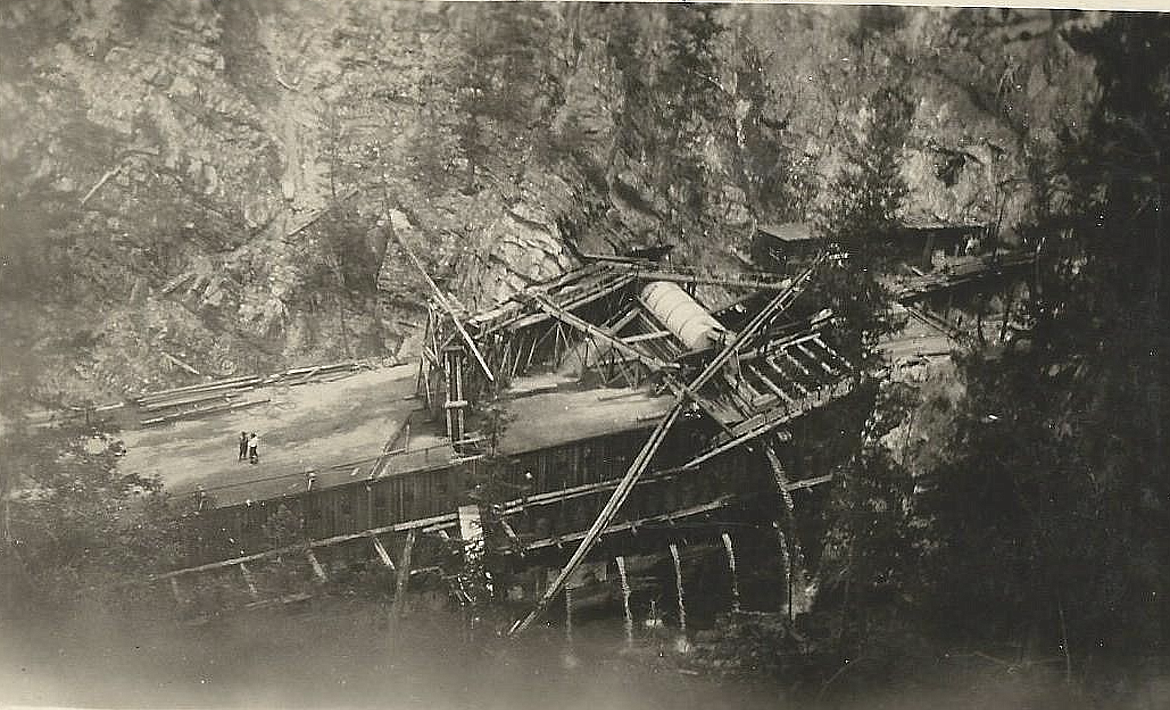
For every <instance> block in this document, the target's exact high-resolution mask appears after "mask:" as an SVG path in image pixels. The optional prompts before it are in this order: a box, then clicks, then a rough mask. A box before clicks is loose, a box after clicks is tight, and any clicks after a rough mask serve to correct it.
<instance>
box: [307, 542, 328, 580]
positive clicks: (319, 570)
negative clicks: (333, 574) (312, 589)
mask: <svg viewBox="0 0 1170 710" xmlns="http://www.w3.org/2000/svg"><path fill="white" fill-rule="evenodd" d="M305 557H307V558H308V560H309V566H311V567H312V568H313V576H314V577H316V578H317V579H318V580H320V581H322V582H328V581H329V577H327V576H325V568H324V567H322V566H321V561H320V560H318V559H317V555H316V554H315V553H314V552H313V548H311V547H310V548H309V549H308V550H306V551H305Z"/></svg>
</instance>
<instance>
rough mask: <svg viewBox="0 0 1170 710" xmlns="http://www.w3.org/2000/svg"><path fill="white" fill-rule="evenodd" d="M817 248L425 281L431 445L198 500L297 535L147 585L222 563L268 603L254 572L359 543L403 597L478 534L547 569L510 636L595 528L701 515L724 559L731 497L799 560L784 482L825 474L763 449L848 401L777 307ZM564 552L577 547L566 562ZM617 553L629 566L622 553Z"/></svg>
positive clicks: (832, 353) (423, 392) (593, 539)
mask: <svg viewBox="0 0 1170 710" xmlns="http://www.w3.org/2000/svg"><path fill="white" fill-rule="evenodd" d="M405 246H406V245H404V247H405ZM407 250H408V254H409V255H410V256H411V258H412V259H414V260H415V263H416V264H418V261H417V259H415V258H414V255H413V253H410V252H409V247H407ZM828 260H829V258H828V257H827V256H826V255H823V254H822V255H821V256H820V257H818V258H817V259H816V260H814V261H813V263H812V264H811V266H809V267H808V268H806V269H805V270H804V271H802V272H801V273H799V274H796V275H794V276H792V277H790V278H781V277H776V278H773V279H762V278H740V279H736V278H720V277H710V276H700V275H696V274H689V273H683V272H676V271H669V270H666V269H663V268H661V267H660V266H659V265H658V264H656V263H654V262H652V261H647V260H642V259H633V258H629V259H625V258H618V259H607V260H597V261H592V262H590V263H586V264H584V265H583V266H581V267H579V268H576V269H573V270H571V271H569V272H567V273H564V274H561V275H559V276H557V277H555V278H552V279H549V280H547V281H544V282H541V283H537V284H534V285H532V286H530V287H529V288H527V289H524V290H523V291H521V292H519V293H517V294H515V295H514V296H513V297H512V298H511V299H509V300H508V301H506V302H505V303H502V304H500V305H499V306H497V307H495V308H492V309H490V310H487V311H483V312H479V313H470V312H467V311H465V310H464V309H462V308H461V306H459V304H457V303H455V302H454V301H453V299H451V298H450V297H448V296H446V295H444V294H443V292H442V291H441V289H440V288H439V287H438V286H437V285H436V284H434V282H433V281H431V280H430V279H429V277H427V281H428V284H429V285H430V287H431V289H432V291H433V294H434V298H433V302H432V308H431V310H430V315H429V318H428V323H427V326H426V331H425V337H424V347H423V352H422V355H421V358H420V362H419V367H418V371H417V378H416V387H417V399H418V400H420V401H421V402H423V403H425V406H426V409H427V410H428V411H429V412H430V413H431V415H432V416H433V419H434V420H437V421H441V422H442V423H443V428H444V430H445V431H444V433H445V438H446V441H447V455H446V456H445V458H442V459H441V460H437V461H428V462H427V463H425V464H423V465H418V466H413V467H408V468H406V469H404V468H402V467H398V468H395V467H394V466H393V465H392V464H393V459H394V457H395V456H396V455H410V454H411V453H412V452H411V451H410V444H409V443H407V444H406V445H405V447H400V448H398V449H392V447H391V446H390V445H389V444H388V445H387V450H386V451H384V452H383V454H382V456H379V457H376V459H375V460H374V461H373V465H372V466H371V467H370V468H369V471H368V475H367V476H364V477H362V478H360V479H357V480H354V478H353V475H352V473H351V474H350V476H349V477H348V478H349V480H341V481H339V482H338V483H337V485H331V486H328V487H326V486H320V487H318V488H316V489H314V488H313V485H312V483H313V482H312V481H310V483H309V485H308V486H307V487H306V488H305V489H304V490H301V491H297V492H295V493H292V494H290V493H284V494H282V495H281V496H280V497H279V500H275V499H274V500H260V501H258V502H256V503H255V504H254V503H253V501H251V500H249V501H247V502H246V503H245V504H234V505H223V506H212V507H211V508H210V509H208V510H206V511H204V513H203V515H204V521H203V529H204V531H205V533H206V534H207V535H208V536H209V537H210V536H213V535H218V536H219V537H221V538H225V539H229V540H231V541H232V542H233V543H237V542H240V541H245V540H247V539H248V538H249V536H251V538H253V539H255V538H256V531H257V530H258V529H260V528H262V527H264V526H265V525H267V524H270V523H271V520H272V518H273V516H274V515H275V513H276V511H277V510H278V509H279V508H283V509H285V510H286V511H291V512H292V513H293V515H294V517H295V518H299V519H300V520H301V521H302V523H301V525H302V528H301V531H300V532H301V534H300V535H299V536H298V537H297V539H296V540H295V541H294V542H293V543H292V544H286V545H280V546H276V547H275V548H273V549H260V550H255V551H250V550H245V549H243V547H244V546H243V545H240V546H239V547H240V551H241V553H242V554H237V555H235V556H231V557H229V558H228V559H223V558H222V557H221V558H220V559H218V560H216V561H210V562H206V561H205V562H203V563H201V564H198V565H194V566H191V567H187V568H184V569H179V570H175V571H172V572H168V573H166V574H162V575H158V576H156V577H155V578H154V581H155V582H159V583H163V582H165V583H166V584H167V585H169V587H170V591H171V592H172V593H173V594H174V595H175V597H176V599H179V600H180V601H181V602H182V601H185V600H188V598H189V597H190V596H191V594H192V593H193V592H192V591H191V590H192V589H193V588H194V586H188V587H184V586H183V584H184V582H185V580H192V579H197V578H200V577H201V576H204V575H219V576H224V575H227V576H231V577H233V578H234V579H236V580H238V581H240V582H242V584H243V587H244V588H245V589H246V590H247V594H248V596H247V598H248V599H249V600H250V601H249V603H250V604H264V603H269V602H270V601H271V599H272V597H271V596H270V595H267V596H266V595H265V594H263V593H262V588H263V587H264V586H265V585H264V584H262V583H261V581H260V577H261V576H262V573H261V570H267V569H268V568H270V567H272V563H273V562H274V561H275V560H278V559H282V560H288V559H299V560H301V561H302V562H303V565H302V566H303V567H304V569H305V570H306V571H307V572H308V573H311V575H312V578H313V579H315V580H317V581H325V580H326V579H328V577H329V574H330V572H329V570H330V568H331V567H332V566H335V565H331V564H330V562H331V561H332V562H336V563H341V562H344V561H345V560H352V559H355V558H358V557H361V558H367V559H371V560H372V561H374V562H375V564H380V565H381V566H383V567H384V568H386V569H387V570H389V571H390V572H391V573H392V574H394V575H395V576H396V578H397V579H398V583H397V588H398V591H399V592H401V591H403V590H405V585H406V580H408V579H409V578H410V577H411V576H412V575H418V574H423V573H435V574H438V575H439V576H440V577H441V578H443V579H445V580H447V582H448V583H449V584H450V583H452V580H458V579H461V577H460V575H459V574H457V573H453V572H451V571H450V563H458V562H459V561H460V559H461V558H465V556H466V555H467V554H468V550H469V549H471V548H476V549H480V548H482V546H483V545H484V544H485V541H486V545H487V546H488V549H489V550H490V551H491V552H493V553H495V554H497V556H498V557H497V559H504V560H510V561H511V562H510V563H509V564H510V565H511V566H512V567H513V568H515V567H517V566H520V567H523V566H524V565H526V564H537V563H539V564H540V565H541V566H554V567H555V566H559V567H560V571H559V572H558V573H557V574H555V575H550V576H549V577H550V578H549V580H548V582H547V584H545V583H542V582H540V581H539V580H538V581H537V584H536V586H537V588H538V592H537V593H534V595H533V597H532V600H531V603H532V606H531V610H530V611H529V613H528V614H527V615H526V616H524V617H523V618H521V619H520V620H519V621H517V622H516V624H515V626H514V627H513V628H512V632H513V633H519V632H521V631H523V630H524V629H526V628H528V627H529V626H530V625H531V624H532V623H533V622H534V621H535V620H536V619H538V618H539V617H540V616H541V615H542V614H544V613H545V612H546V611H547V610H548V609H549V606H550V604H551V602H552V601H553V600H554V599H555V598H556V597H557V596H558V595H568V594H570V593H571V592H570V590H571V589H572V588H574V587H575V579H576V578H577V577H578V576H579V575H577V573H578V572H579V571H580V568H581V567H582V565H583V564H588V563H589V562H588V560H589V559H591V558H590V555H591V553H593V552H594V551H595V549H597V545H598V543H599V541H601V540H602V539H603V538H606V537H611V536H612V537H619V536H621V535H626V534H634V533H637V531H638V530H639V529H647V528H654V527H655V526H659V525H668V526H672V525H674V524H676V523H678V522H679V521H682V520H693V521H701V520H707V521H710V523H711V526H712V528H713V529H714V534H715V535H716V536H717V539H722V540H723V545H724V546H726V548H727V549H728V551H729V553H730V551H731V547H730V546H731V537H730V536H729V535H728V532H727V530H726V528H725V525H724V523H725V522H726V519H727V518H726V516H724V518H723V519H722V522H721V521H720V520H714V519H713V518H712V516H713V514H715V513H717V512H721V511H722V512H725V513H726V512H728V511H733V510H738V511H739V512H740V513H741V514H746V515H748V516H750V517H754V518H756V519H757V520H758V519H760V518H761V517H762V518H764V519H765V520H766V522H767V525H768V526H769V527H777V529H779V528H780V527H783V528H786V529H788V531H789V534H788V535H787V536H784V535H782V536H781V537H782V539H783V540H785V542H783V543H782V545H781V547H782V549H781V550H780V552H781V554H782V556H783V557H784V558H785V559H787V560H792V559H796V558H799V550H798V547H797V544H796V542H795V539H796V535H795V534H794V532H793V531H792V530H791V526H792V523H791V520H792V517H793V509H792V508H793V502H792V492H793V491H796V490H803V489H808V488H811V487H813V486H816V485H818V484H820V483H823V482H825V481H826V480H828V477H827V476H824V475H817V476H813V477H809V478H805V479H803V480H795V481H794V480H790V478H789V476H788V473H787V472H786V471H785V467H784V465H783V464H782V463H781V460H782V457H781V456H779V455H778V454H777V451H778V449H779V448H780V447H782V446H783V445H785V443H786V442H789V441H790V440H791V439H792V434H791V433H790V432H789V431H788V429H787V425H790V424H791V423H792V422H794V421H795V420H797V419H799V418H801V417H803V416H805V415H806V414H809V413H810V412H812V411H814V410H817V409H820V408H822V407H824V406H825V405H827V404H829V403H830V402H832V401H834V400H836V399H839V398H841V397H844V396H847V395H849V394H850V393H851V392H852V391H854V390H855V388H856V385H857V383H858V381H859V378H860V376H861V373H860V372H858V370H857V369H856V368H855V367H854V365H853V364H851V363H850V362H849V361H848V360H847V359H846V358H844V357H843V356H842V355H840V354H839V353H838V352H837V350H836V349H834V347H833V346H832V344H831V338H830V337H829V335H828V334H827V331H826V330H825V328H826V324H827V323H828V322H830V316H829V314H826V313H825V312H823V311H816V310H815V308H812V307H805V308H802V309H794V308H793V304H794V303H795V302H796V301H797V299H798V297H799V296H800V295H801V294H802V293H803V292H804V291H805V289H806V287H807V286H808V285H809V283H810V282H811V281H812V280H813V278H814V277H815V275H816V272H817V271H818V269H820V268H823V267H824V265H825V263H826V262H827V261H828ZM419 266H420V270H421V265H419ZM424 275H425V274H424ZM701 286H708V287H718V288H719V289H720V290H721V292H722V293H725V294H730V296H729V298H728V303H727V304H726V305H724V306H721V307H716V308H709V307H707V306H706V305H705V304H703V303H702V302H701V301H700V300H699V298H698V296H697V294H696V290H697V287H701ZM806 306H807V304H806ZM797 313H799V314H798V315H796V314H797ZM624 402H630V403H636V404H637V407H634V406H633V404H630V405H624V404H623V403H624ZM590 403H596V404H592V405H591V404H590ZM489 405H492V406H496V405H502V407H503V408H504V409H505V410H506V411H507V412H508V413H509V414H510V415H514V416H516V417H518V418H521V419H523V418H524V417H528V421H532V422H534V423H539V420H540V418H541V417H542V416H543V415H542V411H543V410H541V409H540V407H541V406H548V407H549V410H550V412H552V413H551V414H550V417H551V418H554V419H556V418H560V420H561V421H562V423H563V428H564V429H566V430H568V431H562V432H560V433H559V435H558V437H553V438H554V439H555V440H552V439H549V440H542V439H541V435H540V433H539V431H538V429H539V427H538V426H536V425H535V424H534V425H533V426H531V427H528V428H526V429H525V430H521V431H503V430H502V428H501V427H500V426H499V423H498V422H496V423H495V424H493V422H492V421H491V418H490V417H489V416H487V415H486V414H485V409H486V408H487V407H488V406H489ZM619 405H621V406H619ZM591 407H596V408H598V410H599V411H598V412H597V413H596V414H595V415H594V414H592V413H591V412H590V411H589V410H590V409H591ZM560 410H563V412H562V411H560ZM576 410H586V411H583V412H582V411H576ZM574 417H576V418H574ZM598 418H601V419H604V421H601V422H598V421H597V419H598ZM586 419H588V421H586ZM652 422H657V423H656V425H654V424H652ZM578 424H580V425H581V426H580V427H578V430H577V431H574V428H575V427H577V425H578ZM553 425H554V426H555V425H556V422H555V421H554V423H553ZM408 438H409V435H408ZM546 438H547V437H546ZM395 439H396V440H397V435H396V437H395ZM752 442H759V443H760V444H761V446H760V447H759V448H756V447H754V446H751V447H749V444H751V443H752ZM391 443H393V442H391ZM761 449H762V451H763V455H760V450H761ZM501 452H502V453H501ZM363 470H364V469H363ZM485 472H490V473H491V474H492V478H493V480H495V481H496V482H497V483H498V485H499V486H500V487H502V488H503V489H504V490H507V491H513V493H512V494H511V495H504V496H499V495H495V496H489V495H480V494H478V492H477V491H476V490H474V488H475V481H477V480H479V479H481V478H482V477H483V474H484V473H485ZM767 488H770V489H771V490H772V492H773V493H774V494H775V493H778V495H772V496H766V497H764V499H766V500H769V501H771V502H770V503H767V504H765V505H764V506H762V507H761V506H760V505H759V504H758V500H759V499H760V498H761V497H760V496H759V495H758V494H759V493H760V492H761V491H765V490H766V489H767ZM749 509H750V510H749ZM745 511H747V512H745ZM769 517H770V518H771V519H770V520H767V519H768V518H769ZM589 521H591V524H590V522H589ZM719 536H721V537H719ZM428 541H429V542H428ZM257 544H259V543H257ZM670 544H671V545H672V546H673V545H674V544H675V543H674V542H671V543H670ZM566 546H572V550H573V551H572V554H571V555H569V556H568V558H567V561H566V560H565V557H564V553H565V552H566V551H567V547H566ZM254 547H255V545H253V548H254ZM269 547H270V548H272V546H271V545H270V546H269ZM209 549H212V550H216V549H223V548H222V547H216V546H212V547H211V548H209ZM233 549H234V548H233ZM672 552H673V555H672V556H673V557H674V559H675V562H676V565H677V563H678V551H677V548H672ZM324 555H328V556H329V558H328V559H323V557H322V556H324ZM619 557H620V555H619ZM732 559H734V557H733V556H732ZM518 560H519V561H518ZM558 560H560V561H559V562H558ZM412 561H413V562H412ZM594 564H595V562H594ZM618 565H619V567H621V568H622V569H623V570H624V569H625V565H624V560H619V562H618ZM680 574H681V573H680ZM502 576H503V575H501V578H502ZM789 578H790V583H791V574H790V575H789ZM623 579H624V578H623ZM680 579H681V577H680ZM623 586H625V582H624V581H623ZM680 589H681V588H680ZM455 596H456V597H457V598H460V594H459V593H458V591H457V590H456V593H455Z"/></svg>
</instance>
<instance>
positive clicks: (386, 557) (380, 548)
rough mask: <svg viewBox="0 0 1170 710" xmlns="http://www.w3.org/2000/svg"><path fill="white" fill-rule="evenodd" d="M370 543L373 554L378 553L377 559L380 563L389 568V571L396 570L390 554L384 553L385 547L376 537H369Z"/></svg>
mask: <svg viewBox="0 0 1170 710" xmlns="http://www.w3.org/2000/svg"><path fill="white" fill-rule="evenodd" d="M370 542H372V543H373V545H374V552H376V553H378V559H379V560H381V561H382V564H383V565H384V566H386V567H389V568H390V570H391V571H394V570H396V569H397V567H395V566H394V560H393V559H391V558H390V553H389V552H387V551H386V546H385V545H383V544H382V541H381V540H380V539H378V536H377V535H370Z"/></svg>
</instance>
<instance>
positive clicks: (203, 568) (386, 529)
mask: <svg viewBox="0 0 1170 710" xmlns="http://www.w3.org/2000/svg"><path fill="white" fill-rule="evenodd" d="M458 524H459V516H458V514H457V513H445V514H443V515H436V516H433V517H429V518H419V519H418V520H409V521H406V522H401V523H395V524H393V525H384V526H381V527H377V528H371V529H369V530H363V531H361V532H356V533H347V534H345V535H335V536H333V537H329V538H325V539H323V540H313V541H311V542H309V543H307V545H308V546H309V547H314V548H317V547H330V546H333V545H339V544H342V543H345V542H351V541H353V540H360V539H361V538H364V537H369V536H371V535H381V534H383V533H390V532H407V531H410V530H416V531H418V532H423V533H428V532H438V531H439V530H440V529H443V528H449V527H455V526H457V525H458ZM305 546H306V543H300V544H297V545H288V546H286V547H280V548H277V549H273V550H265V551H264V552H255V553H252V554H250V555H244V556H242V557H235V558H232V559H230V560H222V561H220V562H209V563H207V564H203V565H197V566H195V567H186V568H184V569H178V570H174V571H171V572H164V573H162V574H158V575H154V576H152V577H150V578H149V581H151V582H153V581H157V580H161V579H170V578H171V577H180V576H183V575H187V574H196V573H199V572H207V571H210V570H215V569H223V568H224V567H232V566H234V565H238V564H241V563H245V562H253V561H255V560H262V559H265V558H268V557H276V556H277V555H282V554H289V553H293V552H298V551H301V550H304V548H305Z"/></svg>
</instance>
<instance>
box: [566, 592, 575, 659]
mask: <svg viewBox="0 0 1170 710" xmlns="http://www.w3.org/2000/svg"><path fill="white" fill-rule="evenodd" d="M565 643H566V644H567V645H568V646H569V647H570V648H572V646H573V588H572V587H565Z"/></svg>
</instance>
